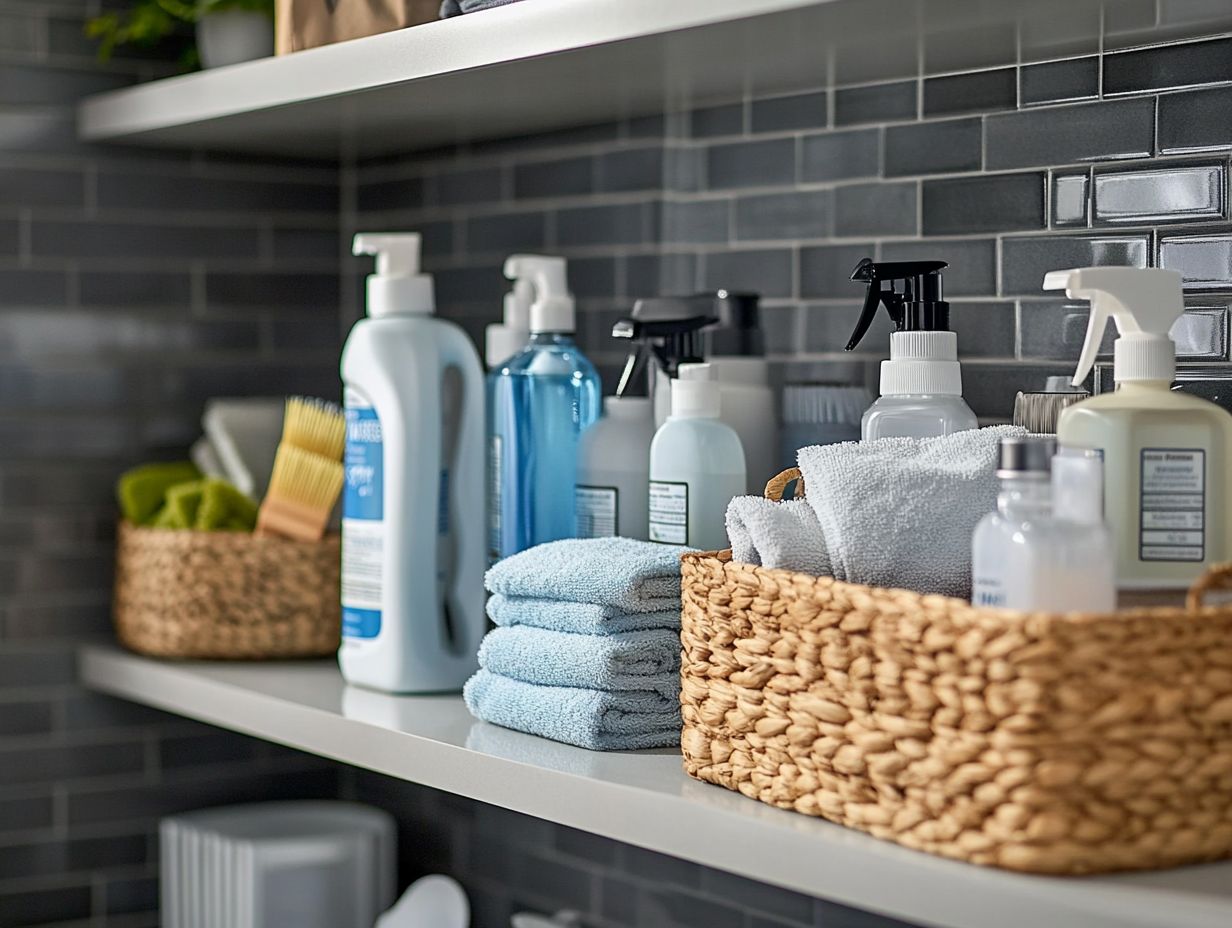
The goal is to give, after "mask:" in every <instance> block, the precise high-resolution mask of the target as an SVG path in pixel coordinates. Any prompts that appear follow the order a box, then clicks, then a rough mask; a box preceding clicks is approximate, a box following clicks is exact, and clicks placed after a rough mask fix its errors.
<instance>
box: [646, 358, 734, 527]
mask: <svg viewBox="0 0 1232 928" xmlns="http://www.w3.org/2000/svg"><path fill="white" fill-rule="evenodd" d="M707 367H708V365H705V364H698V365H694V366H692V367H691V369H690V370H689V371H687V372H682V374H681V376H680V377H679V378H678V379H676V380H673V381H672V412H671V415H670V416H668V418H667V421H666V422H664V423H663V425H662V426H660V428H659V430H658V431H657V432H655V437H654V441H653V442H652V443H651V445H650V494H649V509H650V513H649V515H650V540H651V541H657V542H662V543H664V544H673V545H688V546H690V547H693V548H700V549H702V550H705V551H718V550H721V549H723V548H726V547H727V526H726V522H725V519H726V516H727V504H728V503H730V502H731V501H732V498H733V497H736V496H743V495H744V492H745V481H746V479H747V475H746V468H745V463H744V449H743V447H742V446H741V444H740V436H739V435H737V434H736V432H735V430H734V429H732V428H731V426H729V425H726V424H725V423H723V422H722V421H720V419H719V412H720V405H719V392H718V390H717V389H716V385H715V384H714V383H712V382H710V381H709V380H705V379H690V378H703V377H706V376H708V373H709V371H708V370H707Z"/></svg>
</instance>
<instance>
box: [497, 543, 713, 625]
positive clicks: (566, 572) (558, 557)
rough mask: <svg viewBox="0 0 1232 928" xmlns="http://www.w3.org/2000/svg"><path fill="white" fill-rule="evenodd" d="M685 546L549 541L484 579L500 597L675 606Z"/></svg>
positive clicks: (647, 608)
mask: <svg viewBox="0 0 1232 928" xmlns="http://www.w3.org/2000/svg"><path fill="white" fill-rule="evenodd" d="M689 550H691V549H689V548H681V547H677V546H675V545H660V544H654V543H652V542H649V541H635V540H634V539H632V538H571V539H567V540H565V541H550V542H548V543H547V544H544V545H537V546H536V547H534V548H527V549H526V550H525V551H521V552H519V553H518V554H515V555H513V556H512V557H507V558H505V559H504V560H503V561H500V562H498V563H497V564H496V565H495V566H493V567H492V568H491V569H490V570H489V571H488V573H487V575H486V576H485V577H484V583H485V584H486V585H487V588H488V590H490V591H491V592H493V593H500V594H502V595H504V596H511V597H512V596H520V597H526V598H529V599H555V600H559V601H562V602H569V603H592V604H594V605H597V606H610V607H612V608H613V609H618V610H620V611H621V612H667V611H670V610H678V609H679V608H680V556H681V555H682V554H684V553H686V552H687V551H689Z"/></svg>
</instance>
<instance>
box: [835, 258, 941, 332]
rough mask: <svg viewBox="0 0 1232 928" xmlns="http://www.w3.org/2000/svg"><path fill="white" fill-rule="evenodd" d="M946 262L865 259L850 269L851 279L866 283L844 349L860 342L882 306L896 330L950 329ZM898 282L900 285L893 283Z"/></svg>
mask: <svg viewBox="0 0 1232 928" xmlns="http://www.w3.org/2000/svg"><path fill="white" fill-rule="evenodd" d="M948 266H949V265H948V264H947V262H945V261H883V262H880V263H879V262H875V261H873V260H872V259H871V258H864V259H863V260H862V261H861V262H860V263H859V264H857V265H856V269H855V270H854V271H852V272H851V279H852V280H859V281H863V282H865V283H867V284H868V295H867V296H866V297H865V298H864V308H863V309H862V310H861V311H860V318H859V320H857V322H856V330H855V331H854V332H852V333H851V340H850V341H848V342H847V350H848V351H851V350H853V349H854V348H855V347H856V345H858V344H859V343H860V339H862V338H863V337H864V335H865V333H866V332H868V328H869V326H871V325H872V324H873V320H874V319H875V318H876V317H877V307H878V306H881V305H884V306H885V308H886V312H888V313H889V314H890V319H891V320H892V321H893V322H894V330H895V331H896V332H946V331H949V328H950V304H949V303H947V302H946V301H945V290H944V285H943V283H942V280H941V271H942V270H943V269H944V268H946V267H948ZM896 284H899V285H901V288H900V287H896V286H895V285H896Z"/></svg>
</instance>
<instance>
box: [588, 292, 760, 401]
mask: <svg viewBox="0 0 1232 928" xmlns="http://www.w3.org/2000/svg"><path fill="white" fill-rule="evenodd" d="M760 299H761V298H760V296H759V295H758V294H756V293H736V292H733V291H730V290H716V291H713V292H710V293H696V294H692V295H690V296H663V297H648V298H646V299H641V300H638V301H637V302H636V303H634V304H633V312H632V314H631V315H630V316H629V317H628V318H625V319H621V320H620V321H619V322H617V323H616V325H615V326H613V327H612V337H613V338H625V339H629V340H631V341H634V342H640V343H641V344H642V345H643V346H644V349H645V350H646V351H649V353H650V354H652V355H653V356H654V358H655V360H656V361H657V362H658V364H659V366H660V367H661V368H662V369H663V371H664V372H665V373H667V375H668V376H669V377H675V376H676V372H677V370H678V369H679V367H680V365H681V364H695V363H698V362H700V361H704V360H705V359H706V358H708V357H714V356H719V357H731V356H733V355H735V356H747V357H760V356H761V355H763V354H764V353H765V337H764V335H763V334H762V331H761V319H760V313H759V310H758V303H759V300H760ZM643 362H644V352H643V351H641V350H635V351H633V352H632V353H631V354H630V355H629V358H628V360H627V361H626V363H625V369H624V372H623V374H622V375H621V378H620V386H619V387H618V388H617V391H616V392H617V395H620V396H623V395H624V393H625V390H626V389H627V388H628V387H629V385H630V383H631V382H632V380H633V377H634V375H635V374H636V373H637V371H638V370H640V369H641V366H642V364H643Z"/></svg>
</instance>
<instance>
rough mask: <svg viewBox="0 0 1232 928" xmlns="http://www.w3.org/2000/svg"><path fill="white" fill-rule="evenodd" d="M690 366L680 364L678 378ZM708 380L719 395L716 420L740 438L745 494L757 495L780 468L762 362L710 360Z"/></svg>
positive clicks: (774, 403)
mask: <svg viewBox="0 0 1232 928" xmlns="http://www.w3.org/2000/svg"><path fill="white" fill-rule="evenodd" d="M692 366H693V365H690V364H681V365H680V367H679V369H678V370H679V372H680V376H682V377H684V376H686V374H685V373H684V372H685V371H687V370H688V369H689V368H690V367H692ZM706 366H707V367H709V369H710V373H709V377H708V379H709V380H710V381H711V382H712V383H714V385H715V387H716V388H717V389H718V392H719V410H720V412H719V418H720V419H721V420H722V421H723V422H724V423H725V424H727V425H729V426H731V427H732V429H733V430H734V431H735V433H736V434H737V435H738V436H740V446H741V447H742V448H743V449H744V462H745V469H746V470H747V471H748V474H747V479H746V486H745V492H746V493H751V494H755V495H760V494H761V492H762V490H764V489H765V487H766V481H767V480H769V479H770V478H771V477H773V476H774V475H775V474H777V473H778V472H779V471H781V470H782V469H783V468H782V467H780V466H779V458H778V451H779V404H778V399H777V397H776V395H775V392H774V391H773V390H772V389H770V380H769V376H770V366H769V364H768V363H767V362H766V359H765V358H735V357H733V358H712V359H710V360H709V361H707V362H706Z"/></svg>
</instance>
